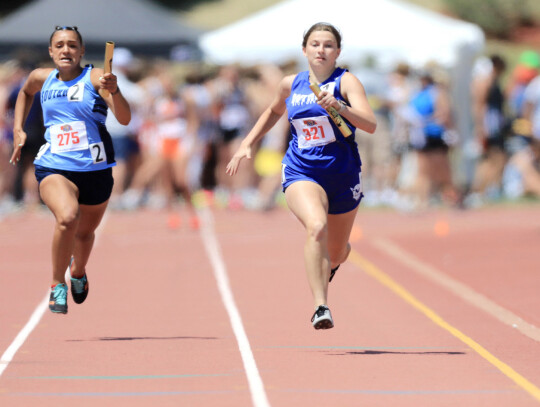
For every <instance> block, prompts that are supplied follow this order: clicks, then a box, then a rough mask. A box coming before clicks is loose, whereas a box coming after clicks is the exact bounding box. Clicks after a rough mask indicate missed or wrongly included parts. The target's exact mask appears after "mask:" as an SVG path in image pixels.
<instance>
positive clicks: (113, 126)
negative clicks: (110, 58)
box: [106, 48, 144, 209]
mask: <svg viewBox="0 0 540 407" xmlns="http://www.w3.org/2000/svg"><path fill="white" fill-rule="evenodd" d="M134 63H135V61H134V58H133V54H132V53H131V51H130V50H129V49H127V48H117V49H116V50H115V51H114V63H113V70H114V73H115V75H116V77H117V80H118V86H119V87H120V89H122V94H123V95H124V98H125V99H126V100H127V101H128V103H129V105H130V107H131V121H130V123H129V124H128V125H127V126H124V125H122V124H120V123H118V120H116V117H114V114H112V113H111V112H110V111H109V112H108V114H107V120H106V126H107V129H108V130H109V133H110V135H111V137H112V141H113V145H114V152H115V159H116V166H115V167H113V177H114V187H113V191H112V195H111V201H110V203H109V206H110V207H111V208H112V209H119V207H120V206H121V202H120V200H121V196H122V194H123V193H124V192H125V190H126V188H127V186H128V184H129V182H130V181H131V179H130V178H131V174H133V172H134V171H135V165H136V158H137V157H138V155H139V145H138V142H137V134H138V133H139V129H140V126H141V113H140V110H141V104H142V102H143V100H144V91H143V89H142V88H141V87H140V86H139V85H137V84H136V83H134V82H132V81H131V80H130V79H129V77H128V75H129V72H130V68H131V67H133V65H134Z"/></svg>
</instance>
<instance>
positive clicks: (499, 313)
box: [372, 238, 540, 342]
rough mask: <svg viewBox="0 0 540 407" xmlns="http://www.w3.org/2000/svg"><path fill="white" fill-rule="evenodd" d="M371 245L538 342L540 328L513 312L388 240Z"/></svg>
mask: <svg viewBox="0 0 540 407" xmlns="http://www.w3.org/2000/svg"><path fill="white" fill-rule="evenodd" d="M372 243H373V245H374V246H376V247H378V248H379V249H380V250H382V251H384V252H385V253H386V254H389V255H390V256H392V257H393V258H394V259H396V260H397V261H399V262H400V263H402V264H405V265H407V266H409V268H410V269H411V270H413V271H414V272H416V273H418V274H420V275H422V276H424V277H425V278H427V279H429V280H431V281H432V282H434V283H436V284H438V285H440V286H442V287H444V288H446V289H447V290H448V291H450V292H451V293H453V294H455V295H456V296H458V297H460V298H461V299H463V300H465V301H466V302H468V303H469V304H472V305H474V306H475V307H476V308H479V309H481V310H483V311H484V312H486V313H488V314H489V315H491V316H492V317H494V318H496V319H498V320H499V321H501V322H503V323H504V324H506V325H509V326H511V327H512V328H515V329H517V330H518V331H520V332H521V333H522V334H524V335H526V336H528V337H529V338H531V339H533V340H535V341H538V342H540V328H538V327H536V326H534V325H532V324H530V323H528V322H527V321H525V320H523V319H522V318H520V317H519V316H517V315H516V314H514V313H513V312H511V311H509V310H507V309H506V308H503V307H501V306H500V305H498V304H496V303H495V302H493V301H491V300H490V299H489V298H487V297H485V296H483V295H482V294H480V293H478V292H476V291H474V290H473V289H472V288H470V287H469V286H467V285H465V284H463V283H461V282H459V281H457V280H454V279H453V278H451V277H449V276H448V275H447V274H445V273H443V272H442V271H439V270H438V269H436V268H435V267H433V266H430V265H429V264H426V263H424V262H422V261H421V260H419V259H418V258H416V257H414V256H413V255H412V254H411V253H409V252H407V251H405V250H403V249H402V248H400V247H398V246H397V245H395V244H394V243H392V242H391V241H389V240H388V239H384V238H378V239H375V240H374V241H373V242H372Z"/></svg>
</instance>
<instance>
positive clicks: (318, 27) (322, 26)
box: [302, 23, 341, 48]
mask: <svg viewBox="0 0 540 407" xmlns="http://www.w3.org/2000/svg"><path fill="white" fill-rule="evenodd" d="M315 31H328V32H331V33H332V34H333V35H334V37H335V38H336V42H337V47H338V48H341V33H340V32H339V30H338V29H337V28H336V27H334V26H333V25H332V24H329V23H316V24H313V25H312V26H311V27H310V28H309V30H307V31H306V32H305V33H304V39H303V41H302V48H305V47H306V45H307V40H308V38H309V36H310V35H311V33H313V32H315Z"/></svg>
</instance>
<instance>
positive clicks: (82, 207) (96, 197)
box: [10, 26, 131, 314]
mask: <svg viewBox="0 0 540 407" xmlns="http://www.w3.org/2000/svg"><path fill="white" fill-rule="evenodd" d="M49 55H50V57H51V59H52V60H53V62H54V64H55V66H56V68H55V69H53V68H38V69H35V70H34V71H32V72H31V73H30V75H29V76H28V79H27V80H26V82H25V84H24V85H23V87H22V89H21V91H20V92H19V96H18V98H17V103H16V105H15V119H14V120H15V122H14V127H13V143H14V151H13V154H12V156H11V160H10V162H11V163H12V164H13V165H15V164H16V163H17V162H18V161H19V158H20V154H21V149H22V148H23V147H24V144H25V142H26V134H25V132H24V131H23V124H24V122H25V121H26V117H27V116H28V112H29V110H30V107H31V105H32V101H33V98H34V95H35V94H36V93H38V92H41V105H42V108H43V119H44V124H45V127H46V131H45V141H46V143H45V144H44V145H43V146H42V147H41V149H40V151H39V153H38V155H37V156H36V159H35V160H34V165H35V173H36V178H37V180H38V182H39V194H40V196H41V199H42V200H43V202H44V203H45V205H47V207H48V208H49V209H50V210H51V212H52V213H53V215H54V217H55V218H56V224H55V228H54V234H53V241H52V269H53V273H52V274H53V277H52V289H51V297H50V303H49V308H50V310H51V311H52V312H55V313H62V314H65V313H67V292H68V287H67V285H66V281H65V277H64V275H65V271H66V269H67V268H68V267H69V269H70V273H71V281H70V283H71V291H72V296H73V300H74V301H75V302H76V303H78V304H80V303H82V302H83V301H84V300H85V299H86V296H87V294H88V279H87V277H86V263H87V262H88V258H89V256H90V252H91V251H92V246H93V243H94V232H95V230H96V228H97V227H98V226H99V223H100V222H101V219H102V217H103V214H104V213H105V209H106V207H107V203H108V200H109V197H110V194H111V190H112V186H113V178H112V167H113V166H114V165H115V160H114V151H113V147H112V141H111V137H110V135H109V133H108V132H107V130H106V128H105V118H106V116H107V108H110V109H111V111H112V112H113V114H114V115H115V117H116V118H117V119H118V121H119V122H120V123H122V124H124V125H126V124H128V123H129V121H130V120H131V111H130V108H129V104H128V103H127V102H126V100H125V99H124V97H123V96H122V93H121V92H120V89H119V88H118V86H117V81H116V76H115V75H114V74H112V73H106V74H104V73H103V69H100V68H94V67H93V66H92V65H86V66H85V67H84V68H83V67H82V66H81V60H82V58H83V56H84V45H83V41H82V37H81V34H80V33H79V31H78V30H77V27H66V26H62V27H61V26H58V27H56V28H55V30H54V32H53V33H52V34H51V37H50V40H49ZM104 89H105V90H107V91H109V92H108V93H109V94H108V95H106V96H101V95H100V92H103V90H104Z"/></svg>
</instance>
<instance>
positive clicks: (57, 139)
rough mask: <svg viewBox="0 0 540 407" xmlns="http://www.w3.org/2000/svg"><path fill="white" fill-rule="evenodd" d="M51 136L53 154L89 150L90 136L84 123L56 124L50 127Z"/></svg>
mask: <svg viewBox="0 0 540 407" xmlns="http://www.w3.org/2000/svg"><path fill="white" fill-rule="evenodd" d="M50 136H51V152H52V153H53V154H62V153H63V152H68V151H78V150H86V149H88V135H87V133H86V126H85V124H84V122H83V121H76V122H70V123H64V124H55V125H53V126H51V127H50Z"/></svg>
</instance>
